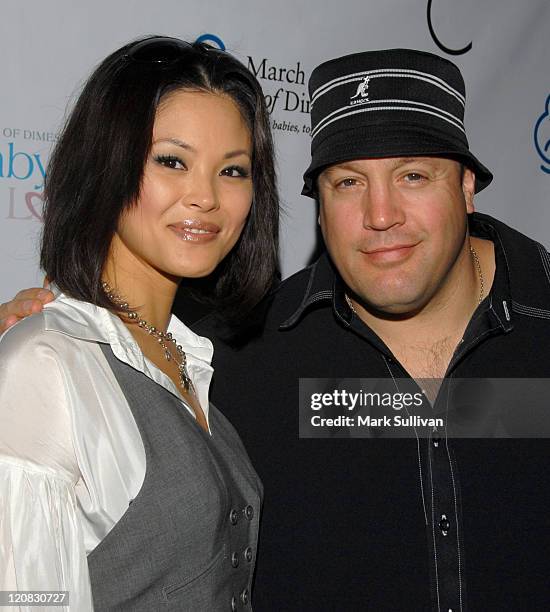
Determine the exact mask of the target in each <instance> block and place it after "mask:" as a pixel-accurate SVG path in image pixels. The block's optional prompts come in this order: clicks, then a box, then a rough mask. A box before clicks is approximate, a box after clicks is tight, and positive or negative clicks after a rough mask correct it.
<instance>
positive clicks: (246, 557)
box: [244, 546, 252, 563]
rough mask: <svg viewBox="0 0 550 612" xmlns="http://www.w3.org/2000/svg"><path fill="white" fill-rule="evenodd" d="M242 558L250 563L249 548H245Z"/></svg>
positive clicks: (250, 550)
mask: <svg viewBox="0 0 550 612" xmlns="http://www.w3.org/2000/svg"><path fill="white" fill-rule="evenodd" d="M244 558H245V559H246V560H247V561H248V562H249V563H250V562H251V561H252V548H250V546H247V547H246V548H245V549H244Z"/></svg>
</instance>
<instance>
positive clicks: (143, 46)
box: [124, 36, 193, 64]
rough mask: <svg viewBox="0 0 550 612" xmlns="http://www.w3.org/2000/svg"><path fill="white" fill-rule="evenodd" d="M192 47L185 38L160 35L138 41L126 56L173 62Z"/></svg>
mask: <svg viewBox="0 0 550 612" xmlns="http://www.w3.org/2000/svg"><path fill="white" fill-rule="evenodd" d="M192 47H193V46H192V45H191V44H190V43H188V42H186V41H185V40H180V39H179V38H171V37H169V36H159V37H156V38H147V39H146V40H142V41H140V42H138V43H136V44H135V45H133V46H132V48H131V49H130V50H129V51H128V52H127V53H126V54H125V55H124V57H125V58H126V59H130V60H133V61H135V62H143V63H153V64H172V63H173V62H177V61H178V60H179V59H181V58H182V56H184V55H186V54H187V53H188V52H189V49H191V48H192Z"/></svg>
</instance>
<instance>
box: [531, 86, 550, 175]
mask: <svg viewBox="0 0 550 612" xmlns="http://www.w3.org/2000/svg"><path fill="white" fill-rule="evenodd" d="M549 114H550V95H549V96H548V97H547V98H546V105H545V107H544V113H542V115H541V116H540V117H539V118H538V121H537V122H536V123H535V133H534V137H535V147H536V148H537V153H538V154H539V155H540V157H541V159H542V161H543V162H544V163H545V164H546V166H541V167H540V169H541V170H542V171H543V172H546V174H550V116H549Z"/></svg>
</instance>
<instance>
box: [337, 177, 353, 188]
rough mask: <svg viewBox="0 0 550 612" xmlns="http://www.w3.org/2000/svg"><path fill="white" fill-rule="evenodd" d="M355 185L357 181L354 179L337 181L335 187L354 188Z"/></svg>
mask: <svg viewBox="0 0 550 612" xmlns="http://www.w3.org/2000/svg"><path fill="white" fill-rule="evenodd" d="M355 185H357V180H356V179H354V178H345V179H341V180H339V181H337V183H336V186H337V187H344V188H345V187H355Z"/></svg>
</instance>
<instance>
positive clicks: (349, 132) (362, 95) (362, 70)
mask: <svg viewBox="0 0 550 612" xmlns="http://www.w3.org/2000/svg"><path fill="white" fill-rule="evenodd" d="M309 95H310V98H311V108H310V110H311V136H312V141H311V164H310V166H309V168H308V169H307V170H306V172H305V174H304V188H303V189H302V194H303V195H306V196H310V197H315V195H316V179H317V176H318V175H319V173H320V172H321V171H322V170H323V169H324V168H326V167H327V166H331V165H333V164H338V163H341V162H344V161H349V160H352V159H362V158H376V157H403V156H430V157H432V156H433V157H448V158H450V159H455V160H457V161H460V162H462V163H464V164H465V165H466V166H467V167H468V168H470V169H471V170H472V171H473V172H474V173H475V176H476V184H475V190H476V192H478V191H481V190H482V189H484V188H485V187H487V185H489V183H490V182H491V181H492V180H493V175H492V174H491V172H489V170H488V169H487V168H486V167H485V166H484V165H483V164H481V163H480V162H479V160H478V159H477V158H476V157H474V155H472V153H471V152H470V150H469V146H468V140H467V138H466V132H465V130H464V123H463V119H464V105H465V89H464V80H463V78H462V75H461V74H460V70H459V69H458V67H457V66H455V65H454V64H453V63H452V62H450V61H448V60H446V59H444V58H442V57H439V56H437V55H433V54H432V53H426V52H423V51H415V50H412V49H387V50H383V51H368V52H365V53H354V54H353V55H346V56H344V57H339V58H337V59H334V60H330V61H328V62H325V63H323V64H321V65H320V66H318V67H317V68H315V70H314V71H313V72H312V74H311V77H310V79H309Z"/></svg>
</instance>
